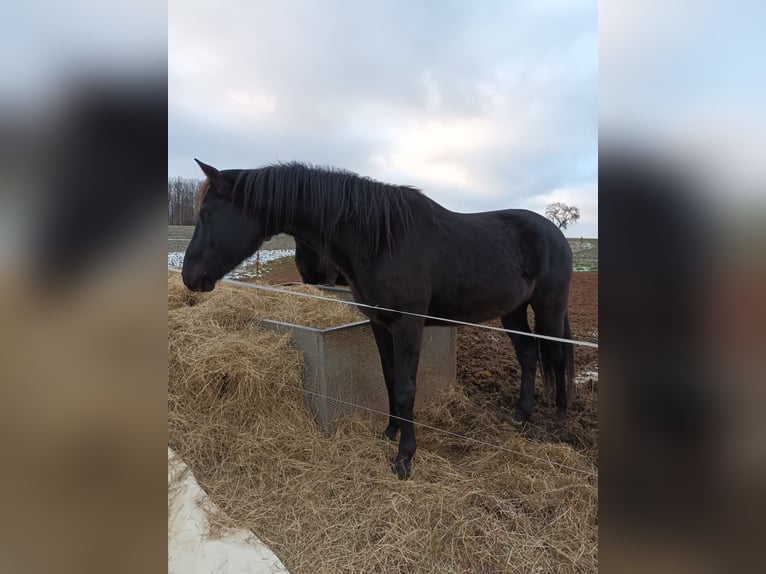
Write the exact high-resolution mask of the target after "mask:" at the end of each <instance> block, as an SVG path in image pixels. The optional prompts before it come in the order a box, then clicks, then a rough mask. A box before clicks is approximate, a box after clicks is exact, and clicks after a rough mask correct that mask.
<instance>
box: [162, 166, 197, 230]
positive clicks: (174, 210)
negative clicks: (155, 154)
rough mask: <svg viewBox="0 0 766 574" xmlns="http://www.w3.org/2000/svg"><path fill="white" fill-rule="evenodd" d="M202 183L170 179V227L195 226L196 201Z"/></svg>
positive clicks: (177, 178)
mask: <svg viewBox="0 0 766 574" xmlns="http://www.w3.org/2000/svg"><path fill="white" fill-rule="evenodd" d="M200 185H202V181H201V180H199V179H188V178H185V177H169V178H168V225H194V201H195V199H196V197H197V191H198V190H199V186H200Z"/></svg>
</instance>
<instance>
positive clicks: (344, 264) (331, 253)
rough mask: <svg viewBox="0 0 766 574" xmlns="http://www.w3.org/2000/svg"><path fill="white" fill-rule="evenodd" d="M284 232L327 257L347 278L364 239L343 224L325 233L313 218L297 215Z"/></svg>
mask: <svg viewBox="0 0 766 574" xmlns="http://www.w3.org/2000/svg"><path fill="white" fill-rule="evenodd" d="M284 232H285V233H287V234H289V235H292V236H293V237H298V238H299V239H301V240H302V241H303V242H304V243H306V244H308V245H309V247H311V248H313V249H314V251H316V252H317V253H319V254H320V255H325V256H328V257H329V258H330V260H331V261H332V262H333V263H335V265H337V267H338V268H339V269H340V270H341V271H342V272H343V273H344V274H346V276H348V275H350V274H351V272H352V270H351V268H350V262H351V261H353V260H355V259H356V256H355V254H354V252H355V251H356V250H358V249H359V247H360V246H361V245H362V244H363V242H364V238H362V237H361V236H360V234H359V233H358V232H356V231H355V230H354V229H353V228H352V227H351V226H349V225H343V224H341V225H340V226H338V227H337V228H336V229H334V230H333V232H332V233H328V232H326V231H323V230H322V228H321V226H320V225H319V224H318V222H316V221H313V220H312V218H311V217H303V216H301V214H300V213H296V214H295V217H294V218H293V221H291V222H290V223H288V224H287V225H286V226H285V229H284Z"/></svg>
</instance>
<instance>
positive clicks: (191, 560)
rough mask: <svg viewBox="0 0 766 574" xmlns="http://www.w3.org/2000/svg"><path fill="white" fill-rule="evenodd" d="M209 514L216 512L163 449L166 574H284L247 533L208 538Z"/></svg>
mask: <svg viewBox="0 0 766 574" xmlns="http://www.w3.org/2000/svg"><path fill="white" fill-rule="evenodd" d="M214 512H220V510H219V509H218V507H217V506H216V505H215V503H213V501H212V500H210V499H209V498H208V496H207V494H206V493H205V491H204V490H202V488H201V487H200V485H199V484H198V483H197V481H196V480H195V478H194V475H193V474H192V473H191V471H190V469H189V467H188V466H187V465H186V464H185V463H184V462H183V461H182V460H181V459H180V458H179V457H178V455H176V454H175V453H174V452H173V451H172V450H171V449H170V448H168V573H169V574H289V573H288V571H287V569H286V568H285V566H284V564H282V562H281V561H280V559H279V558H277V556H276V554H274V553H273V552H272V551H271V550H269V548H268V547H266V546H265V545H264V544H263V542H261V541H260V540H259V539H258V538H257V537H256V536H255V535H254V534H253V533H252V532H250V531H249V530H232V531H229V532H224V533H221V534H220V535H213V534H212V533H211V531H210V521H209V519H208V516H210V514H212V513H214Z"/></svg>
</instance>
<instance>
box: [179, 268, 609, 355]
mask: <svg viewBox="0 0 766 574" xmlns="http://www.w3.org/2000/svg"><path fill="white" fill-rule="evenodd" d="M168 271H173V272H175V273H180V271H179V270H178V269H175V268H173V267H168ZM220 281H223V282H224V283H230V284H232V285H240V286H243V287H248V288H250V289H259V290H261V291H268V292H271V293H281V294H287V295H295V296H297V297H307V298H309V299H318V300H319V301H329V302H331V303H340V304H342V305H351V306H354V307H363V308H365V309H373V310H375V311H386V312H387V313H398V314H400V315H411V316H413V317H420V318H422V319H431V320H434V321H441V322H443V323H452V324H454V325H461V326H464V327H477V328H479V329H487V330H489V331H499V332H501V333H510V334H512V335H524V336H525V337H533V338H535V339H545V340H548V341H557V342H559V343H570V344H572V345H579V346H582V347H591V348H594V349H598V343H593V342H591V341H577V340H574V339H564V338H562V337H552V336H550V335H541V334H540V333H530V332H528V331H515V330H514V329H505V328H503V327H493V326H492V325H481V324H479V323H469V322H467V321H458V320H457V319H445V318H444V317H435V316H433V315H424V314H422V313H412V312H410V311H398V310H396V309H389V308H388V307H381V306H379V305H367V304H366V303H358V302H357V301H344V300H343V299H335V298H333V297H324V296H322V295H314V294H313V293H301V292H299V291H289V290H288V289H277V288H276V287H270V286H268V285H258V284H256V283H246V282H244V281H237V280H236V279H227V278H224V279H221V280H220Z"/></svg>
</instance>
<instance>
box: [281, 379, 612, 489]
mask: <svg viewBox="0 0 766 574" xmlns="http://www.w3.org/2000/svg"><path fill="white" fill-rule="evenodd" d="M294 388H296V389H298V390H299V391H301V392H303V393H306V394H309V395H313V396H315V397H321V398H324V399H329V400H331V401H335V402H338V403H340V404H343V405H347V406H350V407H353V408H357V409H362V410H365V411H369V412H371V413H375V414H378V415H383V416H384V417H389V416H390V417H391V418H394V419H397V420H400V421H402V422H406V423H412V424H413V425H415V426H419V427H423V428H426V429H429V430H432V431H436V432H439V433H442V434H446V435H449V436H452V437H455V438H459V439H461V440H465V441H468V442H473V443H476V444H480V445H482V446H488V447H491V448H495V449H498V450H502V451H505V452H509V453H512V454H516V455H518V456H523V457H526V458H529V459H532V460H536V461H539V462H544V463H546V464H549V465H551V466H558V467H560V468H565V469H567V470H571V471H573V472H579V473H581V474H585V475H588V476H598V473H597V472H593V471H590V470H585V469H582V468H578V467H576V466H569V465H568V464H564V463H561V462H556V461H555V460H550V459H548V458H543V457H540V456H535V455H534V454H529V453H526V452H523V451H520V450H514V449H512V448H508V447H506V446H502V445H499V444H493V443H491V442H485V441H483V440H479V439H476V438H472V437H470V436H465V435H462V434H458V433H455V432H452V431H448V430H445V429H440V428H439V427H435V426H431V425H429V424H426V423H421V422H418V421H415V420H410V419H405V418H403V417H400V416H396V415H389V413H384V412H383V411H379V410H376V409H371V408H369V407H365V406H362V405H357V404H355V403H352V402H349V401H344V400H343V399H338V398H336V397H331V396H329V395H324V394H322V393H317V392H314V391H310V390H308V389H301V388H298V387H294Z"/></svg>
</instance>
